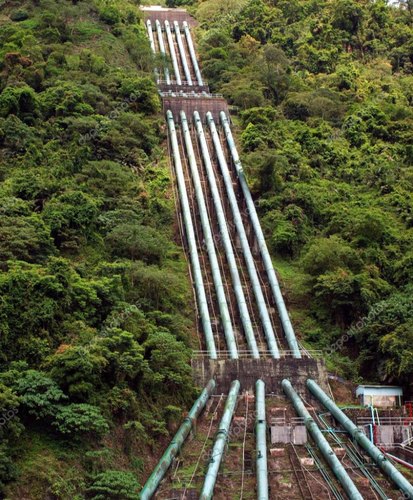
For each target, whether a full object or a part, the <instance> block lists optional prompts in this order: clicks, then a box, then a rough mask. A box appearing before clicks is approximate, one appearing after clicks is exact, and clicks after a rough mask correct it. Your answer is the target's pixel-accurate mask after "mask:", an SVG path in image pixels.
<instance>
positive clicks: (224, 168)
mask: <svg viewBox="0 0 413 500" xmlns="http://www.w3.org/2000/svg"><path fill="white" fill-rule="evenodd" d="M206 119H207V122H208V125H209V128H210V131H211V136H212V141H213V143H214V147H215V152H216V155H217V158H218V163H219V166H220V168H221V174H222V178H223V180H224V184H225V189H226V192H227V196H228V200H229V204H230V207H231V211H232V216H233V218H234V223H235V227H236V229H237V233H238V236H239V239H240V242H241V248H242V253H243V255H244V259H245V263H246V265H247V270H248V276H249V278H250V280H251V285H252V290H253V292H254V297H255V301H256V304H257V307H258V312H259V315H260V319H261V324H262V327H263V330H264V333H265V338H266V339H267V344H268V350H269V351H270V353H271V356H272V357H273V358H276V359H278V358H279V357H280V351H279V350H278V345H277V341H276V340H275V333H274V329H273V327H272V323H271V318H270V315H269V314H268V309H267V304H266V302H265V298H264V294H263V293H262V288H261V283H260V279H259V277H258V273H257V269H256V268H255V262H254V257H253V256H252V252H251V248H250V244H249V242H248V237H247V233H246V231H245V227H244V222H243V220H242V216H241V212H240V209H239V206H238V200H237V197H236V196H235V191H234V186H233V185H232V178H231V174H230V173H229V170H228V165H227V160H226V159H225V155H224V151H223V150H222V146H221V141H220V138H219V135H218V132H217V129H216V127H215V122H214V119H213V117H212V114H211V113H210V112H208V113H207V114H206Z"/></svg>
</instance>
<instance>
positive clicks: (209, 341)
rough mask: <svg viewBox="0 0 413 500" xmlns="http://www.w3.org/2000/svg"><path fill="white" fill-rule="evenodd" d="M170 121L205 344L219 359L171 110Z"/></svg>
mask: <svg viewBox="0 0 413 500" xmlns="http://www.w3.org/2000/svg"><path fill="white" fill-rule="evenodd" d="M166 118H167V121H168V128H169V135H170V139H171V145H172V154H173V157H174V164H175V171H176V179H177V184H178V191H179V197H180V200H181V206H182V216H183V220H184V225H185V231H186V237H187V240H188V248H189V254H190V257H191V264H192V270H193V276H194V283H195V290H196V295H197V299H198V305H199V311H200V317H201V322H202V327H203V330H204V335H205V342H206V346H207V350H208V354H209V357H210V358H211V359H217V351H216V347H215V341H214V335H213V333H212V327H211V319H210V315H209V309H208V302H207V298H206V294H205V287H204V280H203V278H202V271H201V265H200V262H199V255H198V249H197V246H196V238H195V231H194V226H193V224H192V216H191V209H190V206H189V201H188V194H187V192H186V185H185V177H184V173H183V169H182V162H181V155H180V153H179V146H178V139H177V135H176V130H175V123H174V117H173V114H172V112H171V111H170V110H168V111H167V112H166Z"/></svg>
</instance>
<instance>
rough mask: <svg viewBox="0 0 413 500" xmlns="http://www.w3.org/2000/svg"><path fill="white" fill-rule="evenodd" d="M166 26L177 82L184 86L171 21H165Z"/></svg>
mask: <svg viewBox="0 0 413 500" xmlns="http://www.w3.org/2000/svg"><path fill="white" fill-rule="evenodd" d="M164 25H165V33H166V38H167V40H168V45H169V54H170V55H171V59H172V66H173V68H174V73H175V80H176V83H177V85H182V79H181V72H180V71H179V64H178V59H177V57H176V52H175V44H174V40H173V38H172V33H171V26H170V24H169V21H165V23H164Z"/></svg>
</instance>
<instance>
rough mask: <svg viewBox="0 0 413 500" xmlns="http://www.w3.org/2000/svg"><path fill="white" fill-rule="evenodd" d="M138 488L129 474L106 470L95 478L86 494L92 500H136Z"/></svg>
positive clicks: (132, 475) (137, 484)
mask: <svg viewBox="0 0 413 500" xmlns="http://www.w3.org/2000/svg"><path fill="white" fill-rule="evenodd" d="M140 488H141V486H140V484H139V483H138V481H137V480H136V478H135V476H134V474H132V473H131V472H123V471H118V470H107V471H105V472H102V473H100V474H97V475H96V476H95V478H94V480H93V483H92V484H91V486H89V488H88V489H87V494H88V498H90V499H92V500H138V499H139V495H138V491H139V490H140Z"/></svg>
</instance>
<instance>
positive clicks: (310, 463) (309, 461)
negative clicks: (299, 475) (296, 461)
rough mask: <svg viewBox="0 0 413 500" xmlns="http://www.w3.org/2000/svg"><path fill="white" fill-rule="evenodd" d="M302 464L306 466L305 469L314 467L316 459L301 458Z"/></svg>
mask: <svg viewBox="0 0 413 500" xmlns="http://www.w3.org/2000/svg"><path fill="white" fill-rule="evenodd" d="M300 463H301V465H304V467H312V466H313V465H314V458H310V457H303V458H300Z"/></svg>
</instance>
